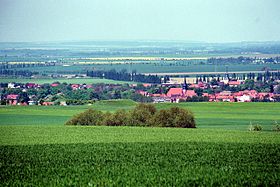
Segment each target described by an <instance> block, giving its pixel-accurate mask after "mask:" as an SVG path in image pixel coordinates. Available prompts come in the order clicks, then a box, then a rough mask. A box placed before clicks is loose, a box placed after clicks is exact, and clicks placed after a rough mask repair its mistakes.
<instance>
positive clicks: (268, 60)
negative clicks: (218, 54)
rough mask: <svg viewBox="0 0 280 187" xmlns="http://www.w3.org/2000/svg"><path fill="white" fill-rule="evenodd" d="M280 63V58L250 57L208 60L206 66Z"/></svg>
mask: <svg viewBox="0 0 280 187" xmlns="http://www.w3.org/2000/svg"><path fill="white" fill-rule="evenodd" d="M261 62H262V63H275V62H276V63H277V62H278V63H280V57H278V56H277V57H271V58H261V59H256V58H251V57H243V56H240V57H237V58H234V57H229V58H214V57H213V58H209V59H207V64H216V65H225V64H236V63H243V64H251V63H261Z"/></svg>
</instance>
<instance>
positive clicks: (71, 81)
mask: <svg viewBox="0 0 280 187" xmlns="http://www.w3.org/2000/svg"><path fill="white" fill-rule="evenodd" d="M0 82H2V83H9V82H16V83H36V84H45V83H49V84H51V83H54V82H60V83H68V84H97V83H104V84H133V83H134V82H125V81H116V80H111V79H98V78H69V79H67V78H53V79H52V78H49V79H48V78H39V79H38V78H22V79H20V78H0Z"/></svg>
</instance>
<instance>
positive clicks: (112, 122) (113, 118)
mask: <svg viewBox="0 0 280 187" xmlns="http://www.w3.org/2000/svg"><path fill="white" fill-rule="evenodd" d="M103 123H104V125H106V126H126V125H128V112H126V111H125V110H118V111H116V112H115V113H106V114H105V115H104V121H103Z"/></svg>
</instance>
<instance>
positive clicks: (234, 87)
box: [0, 77, 280, 106]
mask: <svg viewBox="0 0 280 187" xmlns="http://www.w3.org/2000/svg"><path fill="white" fill-rule="evenodd" d="M187 80H188V81H187ZM0 94H1V95H0V98H1V105H44V106H48V105H63V106H65V105H80V104H93V103H94V102H95V101H97V100H110V99H132V100H134V101H137V102H154V103H161V102H169V103H179V102H279V101H280V84H279V81H275V80H274V81H271V80H270V81H267V82H260V81H257V80H254V79H247V80H237V79H230V80H227V79H223V80H219V79H218V80H217V79H215V78H212V79H211V80H209V79H208V80H207V81H203V80H201V79H197V80H196V81H189V79H187V78H186V77H184V78H177V79H176V78H174V79H169V81H164V82H162V83H161V84H150V83H149V84H145V83H143V84H142V83H141V84H104V83H102V84H67V83H60V82H54V83H52V84H35V83H26V84H24V83H12V82H11V83H1V84H0Z"/></svg>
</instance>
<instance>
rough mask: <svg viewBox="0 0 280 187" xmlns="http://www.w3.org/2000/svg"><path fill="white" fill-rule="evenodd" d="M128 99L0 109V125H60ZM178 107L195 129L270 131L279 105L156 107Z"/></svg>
mask: <svg viewBox="0 0 280 187" xmlns="http://www.w3.org/2000/svg"><path fill="white" fill-rule="evenodd" d="M135 105H136V103H135V102H133V101H130V100H111V101H100V102H96V103H94V104H93V105H91V106H87V105H84V106H66V107H64V106H47V107H44V106H2V107H0V118H1V120H0V125H62V124H64V123H65V122H66V121H67V120H68V119H70V117H71V116H73V115H74V114H77V113H80V112H82V111H84V110H86V109H87V108H94V109H98V110H102V111H115V110H117V109H131V108H133V107H134V106H135ZM172 106H179V107H183V108H187V109H190V110H192V111H193V112H194V114H195V118H196V121H197V125H198V127H199V128H222V129H233V130H247V128H248V126H249V124H250V122H252V123H254V124H255V123H258V124H260V125H262V126H263V127H264V130H271V129H272V125H273V123H274V121H278V122H279V121H280V115H279V111H280V105H279V103H179V104H171V103H164V104H157V105H156V107H157V108H158V109H162V108H168V107H172Z"/></svg>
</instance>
